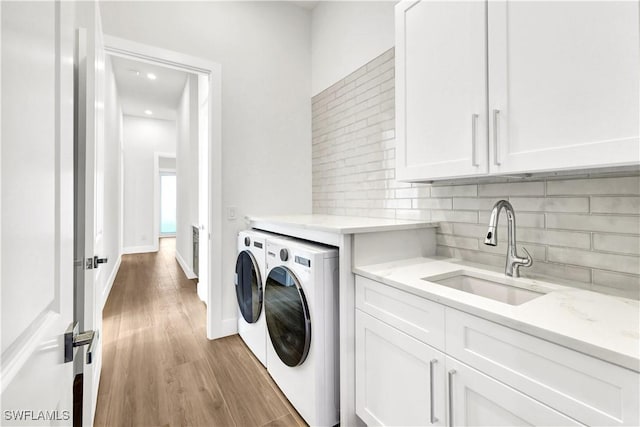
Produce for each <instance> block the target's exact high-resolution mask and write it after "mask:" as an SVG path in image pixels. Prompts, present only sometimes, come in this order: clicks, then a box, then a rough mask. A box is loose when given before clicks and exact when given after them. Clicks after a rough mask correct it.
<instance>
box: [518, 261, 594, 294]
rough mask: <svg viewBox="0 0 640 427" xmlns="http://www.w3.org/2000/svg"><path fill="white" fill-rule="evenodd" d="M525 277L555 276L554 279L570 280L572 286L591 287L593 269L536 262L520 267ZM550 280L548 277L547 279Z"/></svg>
mask: <svg viewBox="0 0 640 427" xmlns="http://www.w3.org/2000/svg"><path fill="white" fill-rule="evenodd" d="M520 273H521V274H522V276H524V277H536V276H543V277H542V279H543V280H544V279H545V278H548V277H553V278H554V279H556V278H557V279H562V280H570V281H571V282H575V283H570V285H571V286H575V287H579V288H582V289H589V288H590V286H591V277H592V276H591V269H589V268H583V267H576V266H572V265H566V264H553V263H550V262H536V263H534V264H533V265H532V266H531V268H523V269H520ZM547 280H548V279H547Z"/></svg>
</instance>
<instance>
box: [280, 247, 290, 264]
mask: <svg viewBox="0 0 640 427" xmlns="http://www.w3.org/2000/svg"><path fill="white" fill-rule="evenodd" d="M288 259H289V251H288V250H286V249H280V260H281V261H286V260H288Z"/></svg>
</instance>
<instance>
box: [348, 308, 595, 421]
mask: <svg viewBox="0 0 640 427" xmlns="http://www.w3.org/2000/svg"><path fill="white" fill-rule="evenodd" d="M356 413H357V414H358V416H359V417H360V418H362V420H363V421H364V422H365V423H367V424H368V425H381V426H383V425H384V426H430V425H435V426H445V425H448V426H529V425H536V426H579V425H582V424H580V423H578V422H576V421H574V420H572V419H571V418H569V417H567V416H565V415H563V414H561V413H559V412H557V411H555V410H553V409H551V408H549V407H548V406H546V405H544V404H542V403H540V402H538V401H536V400H534V399H532V398H530V397H528V396H526V395H524V394H522V393H520V392H518V391H516V390H514V389H512V388H511V387H509V386H507V385H505V384H502V383H501V382H499V381H496V380H494V379H492V378H491V377H489V376H487V375H485V374H483V373H481V372H479V371H477V370H475V369H473V368H471V367H469V366H467V365H465V364H464V363H461V362H458V361H456V360H455V359H453V358H451V357H447V356H445V355H444V353H442V352H440V351H438V350H436V349H435V348H433V347H431V346H429V345H427V344H424V343H422V342H420V341H418V340H417V339H415V338H413V337H410V336H409V335H407V334H405V333H403V332H401V331H399V330H398V329H396V328H394V327H392V326H389V325H387V324H386V323H384V322H382V321H380V320H378V319H376V318H374V317H372V316H370V315H368V314H367V313H364V312H362V311H360V310H356Z"/></svg>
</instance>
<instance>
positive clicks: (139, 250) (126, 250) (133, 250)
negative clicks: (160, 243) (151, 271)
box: [122, 245, 158, 254]
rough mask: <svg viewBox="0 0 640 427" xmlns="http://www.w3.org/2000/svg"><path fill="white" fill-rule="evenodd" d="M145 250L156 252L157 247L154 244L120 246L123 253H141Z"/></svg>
mask: <svg viewBox="0 0 640 427" xmlns="http://www.w3.org/2000/svg"><path fill="white" fill-rule="evenodd" d="M147 252H158V247H157V246H154V245H146V246H127V247H125V248H122V253H123V254H143V253H147Z"/></svg>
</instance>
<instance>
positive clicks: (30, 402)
mask: <svg viewBox="0 0 640 427" xmlns="http://www.w3.org/2000/svg"><path fill="white" fill-rule="evenodd" d="M0 15H1V24H0V27H1V32H2V36H1V43H2V48H1V52H2V61H1V63H2V71H1V77H2V90H1V92H2V108H1V112H2V114H1V122H2V123H1V126H0V128H1V132H2V154H1V158H2V163H1V182H2V193H1V194H2V202H1V210H2V219H1V221H2V222H1V236H2V237H1V240H2V246H1V256H0V259H1V261H0V263H1V267H0V268H1V278H2V279H1V280H2V286H1V287H0V289H1V298H0V299H1V300H2V303H1V305H2V310H1V313H2V314H1V319H2V320H1V321H2V327H1V328H2V334H1V341H2V343H1V345H2V367H1V369H2V371H1V380H0V383H1V384H2V395H1V406H2V408H1V409H2V411H1V414H0V417H1V418H0V424H2V425H12V426H13V425H20V424H25V425H34V424H38V425H49V424H53V425H70V424H71V422H72V420H71V417H72V405H73V400H72V383H73V364H72V363H65V362H64V345H63V337H64V332H65V330H66V329H67V327H68V326H69V324H70V323H71V322H72V321H73V63H72V61H70V60H67V59H70V58H73V50H74V6H73V4H72V3H69V2H53V1H45V2H37V3H35V2H1V3H0ZM80 351H83V350H80Z"/></svg>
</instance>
